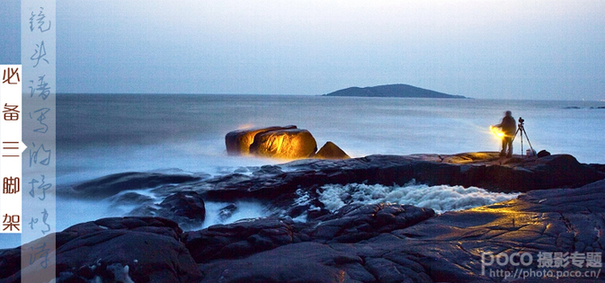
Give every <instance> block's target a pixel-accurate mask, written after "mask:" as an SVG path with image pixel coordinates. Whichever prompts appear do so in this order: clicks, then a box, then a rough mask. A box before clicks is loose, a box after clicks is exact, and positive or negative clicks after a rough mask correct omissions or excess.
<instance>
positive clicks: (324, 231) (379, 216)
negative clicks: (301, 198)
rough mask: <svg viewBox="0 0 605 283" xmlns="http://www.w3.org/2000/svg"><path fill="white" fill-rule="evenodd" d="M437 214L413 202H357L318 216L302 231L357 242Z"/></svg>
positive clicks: (329, 239)
mask: <svg viewBox="0 0 605 283" xmlns="http://www.w3.org/2000/svg"><path fill="white" fill-rule="evenodd" d="M434 215H435V212H434V211H433V210H432V209H430V208H419V207H415V206H412V205H399V204H392V205H386V204H373V205H361V204H353V205H346V206H344V207H343V208H341V209H339V210H338V211H336V212H335V213H333V214H327V215H324V216H321V217H318V218H316V219H314V221H318V223H317V224H316V225H311V228H306V229H303V230H302V231H301V232H302V233H304V234H307V235H309V237H310V238H313V239H314V240H315V241H326V242H341V243H355V242H359V241H361V240H365V239H369V238H372V237H375V236H378V235H379V234H381V233H388V232H391V231H393V230H397V229H403V228H406V227H408V226H412V225H415V224H417V223H419V222H422V221H424V220H427V219H429V218H431V217H433V216H434Z"/></svg>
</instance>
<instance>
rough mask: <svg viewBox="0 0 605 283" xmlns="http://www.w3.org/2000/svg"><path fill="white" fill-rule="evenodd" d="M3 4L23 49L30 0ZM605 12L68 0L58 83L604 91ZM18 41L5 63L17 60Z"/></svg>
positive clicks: (561, 93) (7, 31)
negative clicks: (23, 14)
mask: <svg viewBox="0 0 605 283" xmlns="http://www.w3.org/2000/svg"><path fill="white" fill-rule="evenodd" d="M2 1H3V7H2V8H0V9H3V10H2V11H1V12H0V16H2V19H3V20H2V25H3V27H2V28H1V29H0V31H2V37H3V38H10V39H11V40H12V42H14V46H16V48H18V47H19V46H20V44H19V36H20V35H19V24H18V23H16V24H13V23H12V22H17V21H18V20H19V18H18V13H19V9H20V7H19V5H18V1H14V0H10V1H8V2H7V4H5V3H4V2H5V1H7V0H2ZM10 3H17V5H11V4H10ZM604 12H605V1H602V0H594V1H581V0H580V1H577V0H574V1H571V0H569V1H568V0H566V1H558V0H542V1H528V0H519V1H517V0H504V1H487V0H477V1H463V0H442V1H435V0H418V1H415V0H412V1H403V0H398V1H387V0H374V1H369V0H368V1H356V0H346V1H345V0H343V1H331V0H309V1H297V0H288V1H286V0H248V1H243V0H241V1H232V0H231V1H230V0H221V1H177V0H165V1H164V0H146V1H139V0H136V1H135V0H120V1H117V0H115V1H107V0H105V1H91V0H57V19H56V27H57V61H58V62H57V90H58V92H92V93H230V94H309V95H317V94H324V93H328V92H331V91H335V90H338V89H341V88H346V87H349V86H360V87H364V86H374V85H381V84H392V83H406V84H411V85H414V86H418V87H422V88H427V89H432V90H436V91H441V92H445V93H450V94H459V95H465V96H469V97H473V98H511V99H573V100H580V99H587V100H605V17H604V16H603V13H604ZM11 14H17V16H16V17H8V16H7V15H11ZM4 19H8V21H5V20H4ZM15 34H16V35H15ZM11 40H9V41H11ZM6 45H7V43H3V45H1V46H2V49H1V50H0V53H2V54H0V60H2V62H0V63H18V62H15V60H16V61H19V60H20V59H19V58H20V54H17V53H19V50H18V49H15V48H11V47H10V46H13V45H11V44H10V42H9V43H8V45H10V46H9V47H6ZM15 54H16V55H15ZM14 58H17V59H14Z"/></svg>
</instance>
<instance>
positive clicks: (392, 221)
mask: <svg viewBox="0 0 605 283" xmlns="http://www.w3.org/2000/svg"><path fill="white" fill-rule="evenodd" d="M497 155H498V153H497V152H494V153H470V154H460V155H453V156H439V155H413V156H406V157H395V156H368V157H366V158H363V159H348V160H338V161H330V160H303V161H296V162H293V163H288V164H285V165H281V166H263V167H261V168H259V169H258V170H257V171H255V172H254V173H253V174H252V176H246V177H247V179H246V178H244V177H243V175H242V176H238V175H229V176H226V177H224V178H216V179H213V180H208V181H206V180H201V181H197V183H195V184H192V183H188V184H187V186H188V187H189V188H193V187H197V188H198V189H199V190H200V191H204V190H208V196H212V195H214V196H218V195H219V193H218V191H219V188H224V189H225V190H227V191H228V193H225V194H223V195H222V196H223V197H225V196H227V195H229V194H231V195H232V196H233V197H234V198H232V200H235V199H236V198H239V197H242V196H245V197H250V196H254V197H262V196H264V194H269V195H271V194H273V196H271V197H276V198H278V199H281V201H283V202H284V203H287V202H288V201H290V202H291V201H292V198H293V197H296V196H297V194H299V193H300V191H303V190H304V189H306V190H309V193H310V192H311V191H313V188H317V186H318V185H320V184H323V183H329V182H332V181H338V182H343V183H352V182H360V181H359V180H369V181H368V182H377V183H378V182H390V183H385V184H387V185H390V184H392V183H394V182H395V183H396V182H398V181H403V180H404V179H406V178H419V179H420V180H424V181H426V182H441V181H444V180H445V181H452V180H453V181H456V182H463V181H465V182H466V181H469V180H470V181H472V182H479V183H482V182H486V181H485V180H481V178H483V179H487V180H489V181H492V182H495V184H499V185H501V184H502V183H503V181H500V182H498V180H500V179H499V178H504V177H505V176H506V177H507V178H511V179H510V180H509V181H511V180H512V181H514V184H515V185H517V186H520V187H521V188H524V189H527V190H529V189H531V188H539V189H541V190H532V191H527V192H526V193H525V194H521V195H520V196H519V197H518V198H517V199H513V200H510V201H506V202H502V203H496V204H492V205H487V206H483V207H477V208H473V209H468V210H464V211H451V212H446V213H443V214H440V215H435V213H434V212H433V210H431V209H426V208H419V207H414V206H410V205H402V204H371V205H358V204H356V205H347V206H344V207H342V208H341V209H339V210H337V211H335V212H334V213H330V212H329V211H326V210H323V211H322V212H321V213H317V214H314V215H311V214H310V215H309V217H307V219H308V221H307V222H295V221H293V220H291V219H290V218H284V219H278V218H263V219H248V220H245V221H240V222H236V223H232V224H228V225H215V226H211V227H209V228H206V229H202V230H199V231H188V232H183V231H182V230H181V228H179V227H178V226H177V224H176V223H175V222H173V221H170V220H167V219H163V218H157V217H126V218H106V219H100V220H97V221H93V222H86V223H82V224H78V225H75V226H72V227H70V228H68V229H66V230H64V231H62V232H59V233H56V234H55V236H56V246H57V249H56V261H57V262H56V268H57V278H58V281H59V282H91V281H95V280H97V281H98V280H101V281H104V282H128V280H132V281H134V282H226V283H230V282H234V283H235V282H367V283H383V282H500V281H503V280H504V278H503V275H498V274H497V273H494V270H497V269H499V270H500V271H507V272H515V271H516V270H518V268H523V269H524V270H525V271H527V270H529V269H533V270H539V269H540V268H539V265H538V264H539V263H540V261H539V255H540V253H562V254H565V253H567V254H572V253H581V254H584V255H588V254H587V253H599V254H598V255H602V252H603V247H605V237H604V236H603V235H604V233H605V230H604V229H605V202H603V201H602V200H603V199H604V198H605V180H599V181H595V182H592V183H587V184H582V183H586V182H590V180H591V179H594V178H599V177H600V178H601V179H602V178H603V173H602V172H600V171H599V170H598V169H599V168H602V165H591V166H588V165H583V164H579V163H578V162H577V161H576V160H575V158H573V157H571V156H569V155H552V156H546V157H542V158H537V157H536V158H519V157H515V158H512V159H499V158H498V157H497ZM283 167H287V169H288V170H282V169H281V168H283ZM491 167H493V168H491ZM474 170H479V171H474ZM297 172H299V173H297ZM469 172H470V173H469ZM448 174H450V175H448ZM465 174H470V175H465ZM507 174H508V175H507ZM515 174H519V175H515ZM572 174H576V176H573V175H572ZM304 177H306V178H308V180H307V181H304ZM547 178H550V179H552V180H547ZM567 179H569V180H567ZM470 181H469V182H470ZM540 182H546V185H544V184H540ZM519 184H521V185H519ZM215 186H216V187H217V188H214V189H210V190H209V187H215ZM546 186H552V187H550V189H549V188H548V187H546ZM245 187H249V188H248V189H243V188H245ZM557 187H559V188H557ZM561 187H573V188H561ZM234 192H237V194H236V193H234ZM289 192H291V193H289ZM188 196H193V195H190V194H189V193H183V194H181V195H175V197H174V200H172V199H171V200H170V201H166V204H167V205H168V203H170V205H169V206H167V207H172V206H173V205H176V206H178V207H182V206H188V205H189V204H190V203H189V202H188V201H187V200H188V199H189V197H188ZM183 197H184V198H185V199H184V200H185V204H186V205H182V204H179V203H181V202H182V201H183ZM271 197H265V198H267V199H270V198H271ZM288 198H290V199H288ZM194 210H195V209H194ZM174 213H177V214H182V215H188V213H185V212H182V213H181V212H179V211H174ZM194 215H195V214H194ZM515 252H519V253H527V254H528V256H530V257H531V259H532V262H531V263H528V264H527V265H524V266H522V267H518V266H514V265H512V264H508V265H504V266H490V265H487V266H486V265H485V264H483V265H482V257H483V256H484V255H485V254H486V253H487V254H490V255H495V254H499V253H505V254H507V255H508V256H511V255H512V254H513V253H515ZM593 255H594V254H593ZM20 257H21V252H20V248H16V249H8V250H0V281H2V282H20V279H21V274H20V272H24V273H28V272H32V271H31V269H30V268H29V267H26V268H25V269H23V270H24V271H21V266H19V263H20ZM561 261H566V262H567V264H565V265H560V266H556V267H552V268H550V269H551V270H553V272H557V271H559V272H570V271H581V272H594V273H595V274H596V273H597V270H599V268H601V267H602V258H601V257H599V258H598V259H597V261H596V262H593V263H594V264H595V265H597V266H587V265H586V262H587V259H586V260H584V261H583V265H582V267H577V266H576V265H575V264H573V263H572V261H571V259H568V260H565V259H561ZM562 263H564V262H562ZM599 266H601V267H599ZM542 269H543V268H542ZM583 274H584V273H583ZM520 276H527V275H523V274H520ZM574 279H577V278H574ZM587 279H594V281H603V280H605V273H600V277H599V278H592V277H591V278H587ZM528 280H529V281H528ZM536 280H546V281H548V282H555V279H553V278H547V277H544V276H539V277H536V276H530V277H528V278H525V281H527V282H534V281H536ZM549 280H550V281H549ZM95 282H96V281H95ZM556 282H559V281H556ZM567 282H574V281H573V280H571V281H567ZM588 282H592V281H588Z"/></svg>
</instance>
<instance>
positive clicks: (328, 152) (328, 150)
mask: <svg viewBox="0 0 605 283" xmlns="http://www.w3.org/2000/svg"><path fill="white" fill-rule="evenodd" d="M313 157H314V158H319V159H347V158H350V157H349V155H347V154H346V153H345V152H344V151H343V150H342V149H341V148H340V147H338V146H337V145H336V144H334V143H333V142H331V141H329V142H326V144H324V145H323V146H322V147H321V148H320V149H319V151H317V153H316V154H315V155H314V156H313Z"/></svg>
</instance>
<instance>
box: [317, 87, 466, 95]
mask: <svg viewBox="0 0 605 283" xmlns="http://www.w3.org/2000/svg"><path fill="white" fill-rule="evenodd" d="M324 96H363V97H424V98H467V97H465V96H462V95H452V94H445V93H442V92H437V91H432V90H428V89H423V88H419V87H415V86H411V85H407V84H391V85H379V86H371V87H363V88H361V87H349V88H345V89H341V90H337V91H334V92H331V93H328V94H324Z"/></svg>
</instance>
